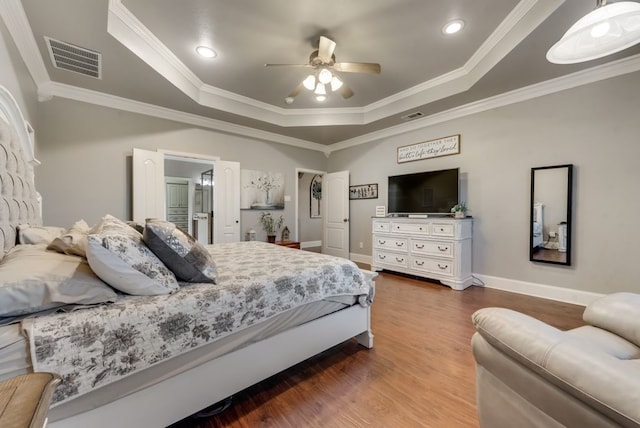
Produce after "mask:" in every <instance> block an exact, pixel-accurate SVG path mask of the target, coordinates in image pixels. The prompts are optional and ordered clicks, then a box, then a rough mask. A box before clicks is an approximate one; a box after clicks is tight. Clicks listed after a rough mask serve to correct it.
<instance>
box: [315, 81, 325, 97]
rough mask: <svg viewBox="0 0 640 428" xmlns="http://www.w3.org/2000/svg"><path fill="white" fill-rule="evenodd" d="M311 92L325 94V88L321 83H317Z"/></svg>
mask: <svg viewBox="0 0 640 428" xmlns="http://www.w3.org/2000/svg"><path fill="white" fill-rule="evenodd" d="M313 93H314V94H316V95H327V90H326V88H325V87H324V85H323V84H322V83H318V86H316V90H315V91H313Z"/></svg>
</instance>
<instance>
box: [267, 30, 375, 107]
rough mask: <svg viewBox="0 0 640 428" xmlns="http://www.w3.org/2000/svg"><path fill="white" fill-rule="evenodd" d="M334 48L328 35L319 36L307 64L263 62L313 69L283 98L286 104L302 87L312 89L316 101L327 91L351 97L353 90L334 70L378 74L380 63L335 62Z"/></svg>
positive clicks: (273, 65)
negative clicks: (318, 40)
mask: <svg viewBox="0 0 640 428" xmlns="http://www.w3.org/2000/svg"><path fill="white" fill-rule="evenodd" d="M335 49H336V42H334V41H333V40H331V39H329V38H328V37H325V36H320V42H319V43H318V49H317V50H315V51H313V52H311V55H310V56H309V62H308V63H307V64H265V67H309V68H313V69H314V71H313V73H312V74H310V75H308V76H307V77H306V78H305V79H304V80H303V81H302V82H301V83H300V84H299V85H298V86H296V87H295V89H294V90H293V91H291V93H290V94H289V95H288V96H287V97H286V98H285V102H286V103H287V104H291V103H293V100H294V98H295V97H296V96H297V95H298V94H299V93H300V91H302V89H304V88H306V89H308V90H310V91H313V93H314V94H315V97H316V100H318V101H324V100H326V99H327V94H328V91H329V92H340V94H341V95H342V97H343V98H345V99H346V98H351V97H352V96H353V91H352V90H351V89H350V88H348V87H347V86H346V85H345V84H344V82H343V81H342V80H341V79H340V78H339V77H338V75H337V73H336V72H341V73H370V74H380V71H381V67H380V64H375V63H371V62H336V56H335V55H334V53H333V52H334V51H335Z"/></svg>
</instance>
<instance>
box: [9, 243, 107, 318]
mask: <svg viewBox="0 0 640 428" xmlns="http://www.w3.org/2000/svg"><path fill="white" fill-rule="evenodd" d="M116 297H117V294H116V293H115V292H114V291H113V289H111V287H109V286H108V285H107V284H105V283H104V282H102V281H101V280H100V278H98V277H97V276H96V275H95V274H94V273H93V272H92V270H91V268H90V267H89V265H88V264H87V262H86V261H85V260H84V259H82V258H81V257H77V256H69V255H66V254H60V253H56V252H53V251H47V250H46V249H45V245H44V244H40V245H18V246H16V247H14V248H13V249H11V250H10V251H9V252H8V253H7V255H6V256H5V257H4V258H3V259H2V261H1V262H0V317H13V316H19V315H25V314H30V313H34V312H39V311H44V310H47V309H52V308H57V307H60V306H65V305H67V304H71V303H75V304H85V305H86V304H95V303H105V302H115V300H116Z"/></svg>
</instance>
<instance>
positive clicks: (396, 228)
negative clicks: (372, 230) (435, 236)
mask: <svg viewBox="0 0 640 428" xmlns="http://www.w3.org/2000/svg"><path fill="white" fill-rule="evenodd" d="M391 232H392V233H411V234H422V235H428V234H429V225H428V224H427V223H402V222H392V223H391Z"/></svg>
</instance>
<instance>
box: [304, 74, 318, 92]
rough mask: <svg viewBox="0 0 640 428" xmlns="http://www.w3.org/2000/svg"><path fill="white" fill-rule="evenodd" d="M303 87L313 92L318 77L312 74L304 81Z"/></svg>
mask: <svg viewBox="0 0 640 428" xmlns="http://www.w3.org/2000/svg"><path fill="white" fill-rule="evenodd" d="M302 85H303V86H304V87H305V88H307V89H308V90H310V91H313V90H314V89H315V87H316V76H314V75H313V74H310V75H308V76H307V77H306V79H304V80H303V81H302Z"/></svg>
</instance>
